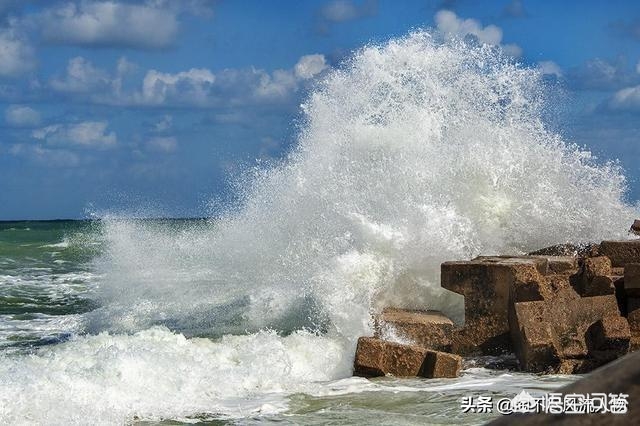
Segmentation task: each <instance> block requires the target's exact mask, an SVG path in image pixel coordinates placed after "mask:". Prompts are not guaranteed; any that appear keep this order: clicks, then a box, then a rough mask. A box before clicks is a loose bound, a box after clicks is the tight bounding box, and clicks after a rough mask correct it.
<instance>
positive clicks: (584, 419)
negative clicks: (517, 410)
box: [489, 352, 640, 426]
mask: <svg viewBox="0 0 640 426" xmlns="http://www.w3.org/2000/svg"><path fill="white" fill-rule="evenodd" d="M553 392H558V393H560V394H562V395H569V394H579V395H585V396H586V395H587V394H598V393H604V394H606V395H607V396H608V397H609V398H610V397H611V396H610V395H609V394H615V395H619V394H621V393H622V394H625V395H627V396H628V398H627V401H628V412H627V413H626V414H613V413H606V414H605V413H593V414H580V415H576V414H568V413H567V414H546V413H538V414H536V413H527V414H518V415H510V416H502V417H500V418H498V419H496V420H494V421H492V422H491V423H489V425H491V426H508V425H512V424H514V423H516V424H518V425H519V426H534V425H548V424H554V425H568V426H573V425H575V426H583V425H609V426H627V425H633V424H640V352H638V353H633V354H628V355H626V356H624V357H623V358H620V359H618V360H616V361H613V362H611V363H610V364H607V365H605V366H604V367H601V368H599V369H597V370H595V371H594V372H592V373H591V374H589V375H587V376H586V377H584V378H582V379H580V380H578V381H576V382H574V383H572V384H570V385H568V386H565V387H563V388H561V389H558V390H554V391H553Z"/></svg>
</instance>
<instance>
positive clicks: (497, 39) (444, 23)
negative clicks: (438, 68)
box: [435, 10, 522, 57]
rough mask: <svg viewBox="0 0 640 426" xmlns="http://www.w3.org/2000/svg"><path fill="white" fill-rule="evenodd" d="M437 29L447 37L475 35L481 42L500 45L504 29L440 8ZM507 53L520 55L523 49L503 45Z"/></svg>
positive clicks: (436, 17) (437, 16) (436, 19)
mask: <svg viewBox="0 0 640 426" xmlns="http://www.w3.org/2000/svg"><path fill="white" fill-rule="evenodd" d="M435 22H436V27H437V29H438V30H439V31H440V32H441V33H442V35H443V36H444V37H445V38H446V39H453V38H464V37H465V36H467V35H473V36H475V37H476V38H477V39H478V41H479V42H480V43H484V44H490V45H496V46H497V45H500V43H501V42H502V29H500V27H497V26H495V25H487V26H486V27H483V26H482V24H481V23H480V22H479V21H477V20H475V19H461V18H459V17H458V16H457V15H456V14H455V13H454V12H451V11H450V10H440V11H438V12H437V13H436V15H435ZM502 48H503V51H504V52H505V53H506V54H507V55H511V56H516V57H517V56H520V55H521V54H522V49H521V48H520V46H518V45H516V44H506V45H503V46H502Z"/></svg>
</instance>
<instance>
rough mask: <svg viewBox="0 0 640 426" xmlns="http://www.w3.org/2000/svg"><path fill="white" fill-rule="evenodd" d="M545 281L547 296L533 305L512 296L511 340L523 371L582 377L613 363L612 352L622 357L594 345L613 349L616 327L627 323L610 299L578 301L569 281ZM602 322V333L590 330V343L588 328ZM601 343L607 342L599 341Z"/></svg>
mask: <svg viewBox="0 0 640 426" xmlns="http://www.w3.org/2000/svg"><path fill="white" fill-rule="evenodd" d="M546 278H547V285H548V289H549V290H550V291H551V295H550V296H547V297H545V298H544V300H535V301H518V300H517V298H516V297H515V296H514V297H513V298H512V303H511V305H510V307H509V309H510V310H509V313H510V314H509V325H510V335H511V340H512V342H513V347H514V352H515V353H516V356H517V357H518V360H519V361H520V366H521V368H522V369H523V370H526V371H531V372H554V371H562V372H564V373H574V372H576V373H577V372H584V371H586V370H587V368H588V367H590V368H593V367H595V366H597V365H598V364H602V363H603V362H606V361H607V360H610V359H613V358H615V357H614V356H613V354H614V353H615V354H617V355H616V356H619V355H620V354H621V353H625V352H626V351H625V350H621V351H622V352H620V351H619V352H616V350H617V349H618V347H617V346H616V349H614V348H609V349H605V348H604V347H600V346H598V345H604V344H605V343H610V344H611V345H613V341H614V340H615V338H617V337H619V336H618V335H617V334H615V333H614V325H619V324H620V321H624V322H626V319H624V318H623V317H621V316H620V314H619V310H618V301H617V299H616V297H615V295H614V294H607V295H599V296H590V297H581V296H580V295H579V294H578V292H576V289H575V288H574V286H572V285H570V284H569V278H568V277H567V276H564V275H554V276H547V277H546ZM514 292H515V290H514ZM605 318H606V320H605V322H604V323H603V329H602V330H600V329H598V328H597V327H595V328H593V329H592V332H593V333H594V334H593V339H592V340H589V341H588V339H587V337H588V336H590V334H589V330H590V329H591V327H594V324H595V323H597V322H598V321H603V320H604V319H605ZM621 327H622V326H621ZM615 330H617V329H615ZM625 330H626V333H627V334H625V335H624V337H625V338H626V341H627V342H628V341H629V338H630V336H629V331H628V328H626V329H625ZM598 331H600V334H598ZM611 333H614V334H611ZM600 338H601V339H602V340H603V341H604V342H605V343H603V342H601V340H598V339H600ZM607 339H609V340H607ZM611 339H613V340H611ZM594 342H597V344H596V343H594ZM626 348H627V349H628V344H627V346H626ZM569 360H580V362H578V361H575V362H574V361H569Z"/></svg>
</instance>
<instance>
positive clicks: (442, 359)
mask: <svg viewBox="0 0 640 426" xmlns="http://www.w3.org/2000/svg"><path fill="white" fill-rule="evenodd" d="M461 369H462V357H460V356H458V355H454V354H450V353H446V352H438V351H428V352H427V358H426V360H425V364H424V368H423V369H422V376H423V377H427V378H430V379H438V378H454V377H458V376H459V375H460V370H461Z"/></svg>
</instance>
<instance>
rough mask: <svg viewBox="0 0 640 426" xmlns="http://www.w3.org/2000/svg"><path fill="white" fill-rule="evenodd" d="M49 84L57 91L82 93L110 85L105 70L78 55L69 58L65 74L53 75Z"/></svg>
mask: <svg viewBox="0 0 640 426" xmlns="http://www.w3.org/2000/svg"><path fill="white" fill-rule="evenodd" d="M50 84H51V88H53V89H54V90H56V91H59V92H70V93H82V92H91V91H96V90H104V88H106V87H107V86H110V85H111V78H110V77H109V75H108V74H107V72H105V71H104V70H101V69H99V68H96V67H95V66H94V65H93V64H92V63H91V62H90V61H88V60H87V59H85V58H83V57H81V56H78V57H75V58H72V59H70V60H69V63H68V64H67V72H66V74H65V75H64V76H62V77H54V78H53V79H52V80H51V82H50Z"/></svg>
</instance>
